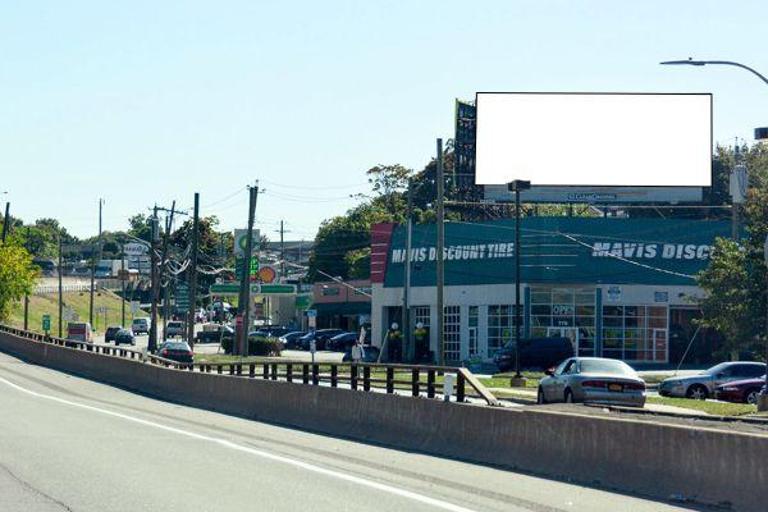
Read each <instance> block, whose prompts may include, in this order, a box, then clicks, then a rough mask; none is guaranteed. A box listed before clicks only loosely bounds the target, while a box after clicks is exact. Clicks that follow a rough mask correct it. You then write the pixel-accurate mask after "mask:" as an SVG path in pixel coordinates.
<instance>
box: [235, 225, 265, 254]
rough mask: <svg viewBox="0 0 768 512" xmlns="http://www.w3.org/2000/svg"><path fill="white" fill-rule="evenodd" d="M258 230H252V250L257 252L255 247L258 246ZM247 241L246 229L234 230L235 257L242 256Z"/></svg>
mask: <svg viewBox="0 0 768 512" xmlns="http://www.w3.org/2000/svg"><path fill="white" fill-rule="evenodd" d="M259 238H260V232H259V230H258V229H254V230H253V248H254V252H257V250H256V247H258V246H259ZM246 243H248V230H247V229H236V230H235V257H237V258H242V257H243V256H245V245H246Z"/></svg>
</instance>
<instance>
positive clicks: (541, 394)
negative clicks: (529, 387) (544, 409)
mask: <svg viewBox="0 0 768 512" xmlns="http://www.w3.org/2000/svg"><path fill="white" fill-rule="evenodd" d="M536 403H537V404H539V405H543V404H545V403H547V399H546V398H544V391H543V390H542V389H541V387H539V392H538V393H536Z"/></svg>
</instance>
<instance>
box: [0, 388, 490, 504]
mask: <svg viewBox="0 0 768 512" xmlns="http://www.w3.org/2000/svg"><path fill="white" fill-rule="evenodd" d="M0 382H3V383H4V384H6V385H8V386H10V387H12V388H14V389H16V390H18V391H21V392H23V393H27V394H29V395H32V396H35V397H38V398H45V399H46V400H52V401H54V402H59V403H61V404H66V405H70V406H72V407H79V408H81V409H86V410H89V411H93V412H98V413H101V414H105V415H107V416H113V417H115V418H120V419H123V420H127V421H132V422H134V423H139V424H141V425H145V426H148V427H153V428H156V429H160V430H165V431H166V432H173V433H174V434H179V435H182V436H187V437H191V438H192V439H199V440H200V441H208V442H210V443H215V444H218V445H221V446H224V447H225V448H230V449H232V450H237V451H240V452H245V453H248V454H251V455H255V456H257V457H261V458H264V459H269V460H273V461H276V462H282V463H283V464H289V465H291V466H295V467H298V468H301V469H304V470H306V471H312V472H313V473H319V474H321V475H327V476H330V477H332V478H337V479H339V480H345V481H347V482H352V483H355V484H358V485H362V486H365V487H370V488H371V489H376V490H379V491H383V492H387V493H390V494H394V495H397V496H402V497H403V498H408V499H410V500H413V501H418V502H419V503H424V504H426V505H431V506H433V507H436V508H439V509H442V510H450V511H452V512H475V511H474V510H472V509H469V508H465V507H461V506H459V505H454V504H453V503H448V502H447V501H442V500H439V499H436V498H430V497H429V496H424V495H423V494H418V493H415V492H412V491H407V490H405V489H400V488H399V487H394V486H391V485H387V484H382V483H379V482H374V481H372V480H367V479H365V478H360V477H358V476H354V475H349V474H346V473H341V472H339V471H334V470H331V469H326V468H322V467H320V466H315V465H314V464H310V463H308V462H302V461H300V460H296V459H292V458H289V457H284V456H282V455H275V454H274V453H269V452H265V451H263V450H257V449H254V448H250V447H247V446H242V445H239V444H236V443H233V442H232V441H227V440H224V439H218V438H215V437H210V436H206V435H203V434H197V433H195V432H190V431H189V430H183V429H180V428H176V427H170V426H168V425H163V424H162V423H156V422H154V421H149V420H143V419H141V418H134V417H133V416H128V415H127V414H122V413H119V412H114V411H110V410H107V409H101V408H99V407H94V406H92V405H86V404H81V403H79V402H73V401H71V400H66V399H64V398H59V397H55V396H51V395H45V394H42V393H37V392H35V391H31V390H29V389H25V388H23V387H21V386H19V385H17V384H14V383H13V382H11V381H8V380H6V379H4V378H2V377H0Z"/></svg>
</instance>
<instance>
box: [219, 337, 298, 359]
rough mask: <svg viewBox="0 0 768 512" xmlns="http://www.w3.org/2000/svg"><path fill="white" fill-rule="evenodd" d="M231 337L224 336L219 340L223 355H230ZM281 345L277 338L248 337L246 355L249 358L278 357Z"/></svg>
mask: <svg viewBox="0 0 768 512" xmlns="http://www.w3.org/2000/svg"><path fill="white" fill-rule="evenodd" d="M232 342H233V337H232V336H226V337H224V338H223V339H222V340H221V348H223V349H224V353H225V354H231V353H232ZM282 348H283V344H282V343H281V342H280V340H278V339H277V338H272V337H269V338H268V337H266V336H249V337H248V355H249V356H279V355H280V351H281V350H282Z"/></svg>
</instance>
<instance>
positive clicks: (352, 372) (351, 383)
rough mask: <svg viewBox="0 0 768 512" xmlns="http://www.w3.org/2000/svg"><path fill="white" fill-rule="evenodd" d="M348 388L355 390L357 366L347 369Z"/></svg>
mask: <svg viewBox="0 0 768 512" xmlns="http://www.w3.org/2000/svg"><path fill="white" fill-rule="evenodd" d="M349 387H350V388H352V389H357V365H356V364H353V365H352V366H350V367H349Z"/></svg>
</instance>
